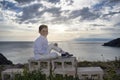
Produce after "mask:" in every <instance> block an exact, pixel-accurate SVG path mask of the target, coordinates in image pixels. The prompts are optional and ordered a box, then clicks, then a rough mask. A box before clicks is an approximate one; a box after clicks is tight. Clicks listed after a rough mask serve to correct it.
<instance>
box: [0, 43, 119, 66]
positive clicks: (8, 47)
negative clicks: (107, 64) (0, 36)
mask: <svg viewBox="0 0 120 80" xmlns="http://www.w3.org/2000/svg"><path fill="white" fill-rule="evenodd" d="M102 44H103V43H91V42H58V45H59V46H60V47H61V48H62V49H63V50H65V51H68V52H70V53H72V54H74V56H76V57H77V59H78V60H80V61H83V60H88V61H98V60H100V61H106V60H114V59H115V57H116V56H117V57H120V48H113V47H105V46H101V45H102ZM0 53H3V55H5V56H6V57H7V58H8V59H9V60H11V61H13V63H15V64H16V63H26V62H27V60H28V59H29V58H30V57H33V55H34V54H33V42H0Z"/></svg>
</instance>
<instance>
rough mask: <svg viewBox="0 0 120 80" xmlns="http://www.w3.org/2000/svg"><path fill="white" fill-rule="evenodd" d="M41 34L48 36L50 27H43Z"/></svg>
mask: <svg viewBox="0 0 120 80" xmlns="http://www.w3.org/2000/svg"><path fill="white" fill-rule="evenodd" d="M40 34H41V35H42V36H45V37H47V35H48V28H43V29H42V30H41V31H40Z"/></svg>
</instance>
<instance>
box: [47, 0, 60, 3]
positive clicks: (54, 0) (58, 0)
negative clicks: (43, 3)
mask: <svg viewBox="0 0 120 80" xmlns="http://www.w3.org/2000/svg"><path fill="white" fill-rule="evenodd" d="M48 2H51V3H58V2H60V0H48Z"/></svg>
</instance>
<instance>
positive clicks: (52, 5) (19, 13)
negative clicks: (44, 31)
mask: <svg viewBox="0 0 120 80" xmlns="http://www.w3.org/2000/svg"><path fill="white" fill-rule="evenodd" d="M41 24H46V25H48V27H49V35H48V40H49V41H80V40H83V41H84V40H88V41H89V40H100V41H101V40H108V39H114V38H118V37H120V0H0V41H34V40H35V39H36V38H37V37H38V36H39V33H38V27H39V26H40V25H41Z"/></svg>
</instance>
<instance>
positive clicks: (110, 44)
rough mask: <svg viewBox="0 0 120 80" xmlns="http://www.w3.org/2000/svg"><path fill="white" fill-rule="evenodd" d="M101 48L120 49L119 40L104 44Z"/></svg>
mask: <svg viewBox="0 0 120 80" xmlns="http://www.w3.org/2000/svg"><path fill="white" fill-rule="evenodd" d="M103 46H111V47H120V38H117V39H114V40H111V41H109V42H107V43H104V44H103Z"/></svg>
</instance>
